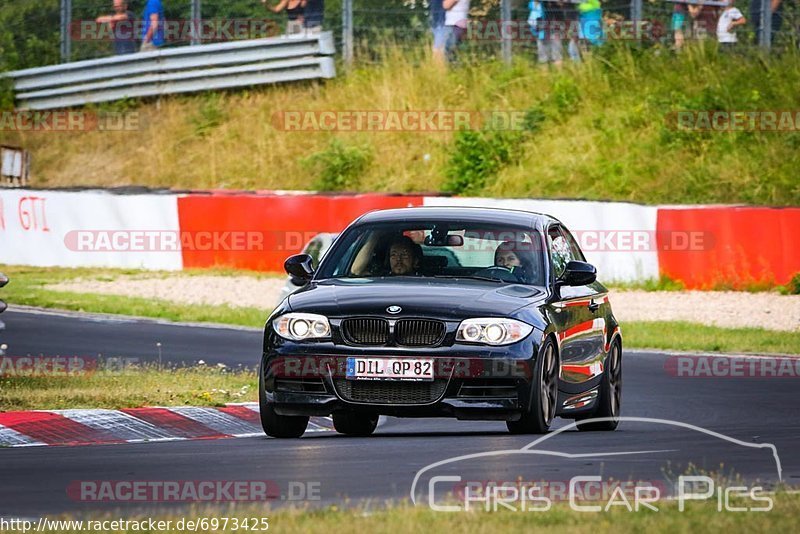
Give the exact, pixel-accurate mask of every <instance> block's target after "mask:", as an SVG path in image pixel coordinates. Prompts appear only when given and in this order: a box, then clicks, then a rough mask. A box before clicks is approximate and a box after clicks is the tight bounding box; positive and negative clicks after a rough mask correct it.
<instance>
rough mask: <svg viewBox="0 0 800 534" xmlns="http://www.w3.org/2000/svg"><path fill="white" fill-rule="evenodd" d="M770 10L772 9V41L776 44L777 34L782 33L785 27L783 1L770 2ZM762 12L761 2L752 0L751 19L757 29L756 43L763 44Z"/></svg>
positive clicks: (774, 0)
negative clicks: (781, 30)
mask: <svg viewBox="0 0 800 534" xmlns="http://www.w3.org/2000/svg"><path fill="white" fill-rule="evenodd" d="M770 8H771V9H772V25H771V26H772V28H771V29H772V37H771V41H772V42H774V41H775V34H776V33H777V32H779V31H780V29H781V26H782V25H783V1H782V0H770ZM761 11H762V10H761V0H750V17H751V18H752V19H753V25H754V26H755V27H756V43H760V42H761Z"/></svg>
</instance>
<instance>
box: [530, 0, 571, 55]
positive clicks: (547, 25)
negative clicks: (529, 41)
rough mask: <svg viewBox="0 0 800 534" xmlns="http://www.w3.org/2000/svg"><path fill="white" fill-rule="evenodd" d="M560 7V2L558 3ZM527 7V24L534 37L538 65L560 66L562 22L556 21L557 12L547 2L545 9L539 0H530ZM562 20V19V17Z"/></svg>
mask: <svg viewBox="0 0 800 534" xmlns="http://www.w3.org/2000/svg"><path fill="white" fill-rule="evenodd" d="M559 5H560V2H559ZM528 7H529V8H530V15H529V16H528V24H529V25H530V27H531V32H532V33H533V35H534V37H536V55H537V59H538V61H539V63H541V64H545V63H548V62H552V63H553V65H555V66H556V67H560V66H561V64H562V56H563V48H562V46H561V31H562V30H561V29H560V28H558V27H557V25H558V23H561V24H562V25H563V22H564V21H563V20H561V21H559V20H558V14H559V11H560V10H558V9H557V8H556V6H555V3H554V2H549V3H548V4H547V7H545V4H544V3H543V2H541V1H540V0H532V1H531V2H530V3H529V4H528ZM562 18H563V17H562Z"/></svg>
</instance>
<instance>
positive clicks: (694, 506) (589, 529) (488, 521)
mask: <svg viewBox="0 0 800 534" xmlns="http://www.w3.org/2000/svg"><path fill="white" fill-rule="evenodd" d="M774 503H775V506H774V508H773V509H772V510H771V511H770V512H763V513H741V512H740V513H734V512H717V510H716V504H715V501H714V500H713V499H712V500H711V501H709V502H706V503H688V504H687V507H686V511H685V512H680V511H678V505H677V504H676V503H675V502H670V503H668V502H666V501H662V502H660V503H658V508H659V512H654V511H646V510H643V511H639V512H628V511H627V509H625V508H624V507H616V508H614V509H612V510H611V511H609V512H600V513H580V512H575V511H572V510H570V508H569V507H568V506H567V505H566V504H556V505H554V506H553V508H551V509H550V510H549V511H546V512H511V511H506V510H504V511H498V512H485V511H470V512H460V513H444V512H433V511H431V510H429V509H428V508H427V507H426V506H424V505H421V506H418V507H411V506H409V505H396V504H389V505H387V504H385V503H377V504H376V503H373V504H372V505H371V506H367V505H360V506H350V507H347V508H345V509H339V507H337V506H335V505H331V506H328V507H325V508H290V509H280V510H272V509H270V508H268V507H264V506H258V505H244V506H242V505H230V506H194V507H192V508H190V509H189V510H188V511H187V510H178V511H157V512H152V513H150V515H149V516H148V515H145V514H144V513H141V512H140V513H135V514H130V515H126V516H125V518H126V519H138V520H141V519H147V518H148V517H154V518H158V519H163V520H170V521H172V525H175V524H176V522H177V521H178V520H180V519H181V518H186V519H200V518H209V519H210V518H223V517H228V518H231V517H238V518H240V520H241V519H244V518H251V519H250V521H251V524H252V523H253V522H255V523H257V524H260V520H261V518H266V522H267V523H268V524H269V529H268V531H269V532H271V531H273V530H275V531H276V532H286V533H294V532H298V533H304V534H316V533H320V534H329V533H332V532H335V533H340V532H342V533H351V532H352V533H359V532H370V533H374V534H383V533H386V534H395V533H397V532H409V533H420V534H423V533H430V532H480V533H483V534H494V533H498V534H499V533H507V532H533V531H537V530H542V531H544V530H545V529H546V530H547V532H557V533H561V532H568V533H586V534H596V533H599V532H602V533H605V532H609V533H620V532H624V533H627V532H631V533H639V532H648V533H662V532H663V533H669V534H673V533H691V532H794V531H795V530H796V525H797V523H796V521H797V516H798V514H800V496H798V495H795V494H789V493H779V494H776V495H775V496H774ZM737 504H738V503H737ZM118 517H119V514H117V515H114V513H110V512H107V513H94V514H92V515H91V516H90V518H91V519H92V520H104V519H117V518H118ZM67 518H68V517H67ZM253 518H257V519H255V521H254V519H253ZM34 524H35V523H34ZM220 524H221V523H220ZM229 524H232V522H230V521H229ZM171 531H172V532H178V531H177V530H171ZM185 531H186V530H184V532H185ZM202 531H203V530H201V532H202ZM216 531H217V532H233V530H231V528H230V527H229V528H228V529H226V530H222V529H221V528H220V529H219V530H216ZM239 531H241V529H240V530H239ZM61 532H65V533H72V532H78V531H77V530H70V529H63V530H61ZM84 532H85V531H84ZM262 532H263V530H262Z"/></svg>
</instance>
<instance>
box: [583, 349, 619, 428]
mask: <svg viewBox="0 0 800 534" xmlns="http://www.w3.org/2000/svg"><path fill="white" fill-rule="evenodd" d="M607 362H608V363H607V365H606V370H605V372H604V373H603V380H602V381H601V382H600V395H599V398H598V399H597V408H596V409H595V411H594V412H593V413H592V414H591V415H589V416H585V417H582V418H581V419H595V418H604V419H605V420H604V421H593V422H591V423H581V419H578V420H577V421H576V423H577V424H578V430H584V431H589V432H597V431H606V432H609V431H613V430H616V429H617V426H619V413H620V408H621V406H622V346H621V345H620V343H619V341H614V343H613V344H612V345H611V351H610V352H609V354H608V360H607Z"/></svg>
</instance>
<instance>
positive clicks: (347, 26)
mask: <svg viewBox="0 0 800 534" xmlns="http://www.w3.org/2000/svg"><path fill="white" fill-rule="evenodd" d="M342 54H343V56H344V63H345V65H347V66H350V65H352V64H353V0H343V1H342Z"/></svg>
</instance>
